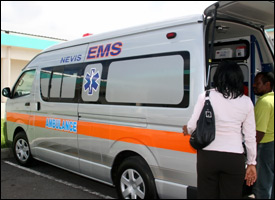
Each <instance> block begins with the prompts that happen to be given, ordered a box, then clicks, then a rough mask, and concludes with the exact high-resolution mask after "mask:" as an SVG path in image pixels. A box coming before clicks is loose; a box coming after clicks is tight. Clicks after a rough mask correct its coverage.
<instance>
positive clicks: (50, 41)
mask: <svg viewBox="0 0 275 200" xmlns="http://www.w3.org/2000/svg"><path fill="white" fill-rule="evenodd" d="M64 41H66V40H64V39H58V38H52V37H46V36H39V35H32V34H27V33H20V32H15V31H8V30H1V45H5V46H15V47H24V48H31V49H39V50H44V49H46V48H48V47H50V46H52V45H55V44H59V43H61V42H64Z"/></svg>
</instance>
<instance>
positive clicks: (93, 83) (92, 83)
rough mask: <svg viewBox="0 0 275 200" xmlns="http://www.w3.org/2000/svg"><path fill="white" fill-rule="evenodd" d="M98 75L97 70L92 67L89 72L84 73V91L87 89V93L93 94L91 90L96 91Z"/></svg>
mask: <svg viewBox="0 0 275 200" xmlns="http://www.w3.org/2000/svg"><path fill="white" fill-rule="evenodd" d="M99 77H100V75H99V73H98V71H97V72H96V69H94V68H92V69H91V73H90V74H89V72H87V73H86V75H85V81H86V83H85V85H84V89H85V91H88V95H93V91H95V92H96V91H97V89H98V86H99V84H98V82H97V81H98V79H99Z"/></svg>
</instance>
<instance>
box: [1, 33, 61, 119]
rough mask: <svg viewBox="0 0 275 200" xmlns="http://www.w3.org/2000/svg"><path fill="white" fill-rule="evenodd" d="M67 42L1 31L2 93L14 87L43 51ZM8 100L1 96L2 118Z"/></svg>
mask: <svg viewBox="0 0 275 200" xmlns="http://www.w3.org/2000/svg"><path fill="white" fill-rule="evenodd" d="M63 41H65V40H62V39H56V38H50V37H44V36H35V35H31V34H24V33H18V32H13V31H8V30H1V91H2V89H3V88H4V87H12V86H13V84H14V83H15V81H16V80H17V78H18V76H19V74H20V73H21V71H22V69H23V68H24V67H25V66H26V65H27V63H28V62H29V61H30V60H32V59H33V58H34V57H35V56H36V55H37V54H38V53H40V52H41V51H42V50H43V49H46V48H48V47H50V46H52V45H54V44H57V43H60V42H63ZM5 102H6V98H5V97H3V96H2V94H1V118H3V117H4V111H5Z"/></svg>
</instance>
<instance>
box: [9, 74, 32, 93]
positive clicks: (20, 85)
mask: <svg viewBox="0 0 275 200" xmlns="http://www.w3.org/2000/svg"><path fill="white" fill-rule="evenodd" d="M34 75H35V70H30V71H26V72H25V73H23V74H22V75H21V77H20V78H19V79H18V81H17V83H16V85H15V87H14V90H13V95H12V96H13V98H17V97H21V96H25V95H28V94H30V93H31V89H32V84H33V80H34Z"/></svg>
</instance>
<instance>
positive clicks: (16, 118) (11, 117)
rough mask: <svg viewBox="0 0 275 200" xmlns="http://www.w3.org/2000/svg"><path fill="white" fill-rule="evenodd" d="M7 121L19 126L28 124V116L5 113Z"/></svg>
mask: <svg viewBox="0 0 275 200" xmlns="http://www.w3.org/2000/svg"><path fill="white" fill-rule="evenodd" d="M6 116H7V121H10V122H16V123H19V124H26V125H28V124H29V119H30V115H28V114H21V113H10V112H7V115H6Z"/></svg>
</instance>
